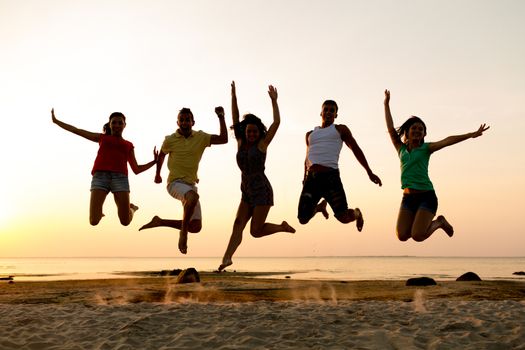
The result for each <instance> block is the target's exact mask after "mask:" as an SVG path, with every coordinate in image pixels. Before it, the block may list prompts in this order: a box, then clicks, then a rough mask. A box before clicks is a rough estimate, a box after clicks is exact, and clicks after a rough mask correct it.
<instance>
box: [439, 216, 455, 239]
mask: <svg viewBox="0 0 525 350" xmlns="http://www.w3.org/2000/svg"><path fill="white" fill-rule="evenodd" d="M437 219H438V220H439V221H440V222H441V228H442V229H443V231H445V232H446V233H447V235H448V236H449V237H452V236H453V235H454V227H452V225H451V224H449V222H448V221H447V219H445V217H444V216H443V215H439V216H438V217H437Z"/></svg>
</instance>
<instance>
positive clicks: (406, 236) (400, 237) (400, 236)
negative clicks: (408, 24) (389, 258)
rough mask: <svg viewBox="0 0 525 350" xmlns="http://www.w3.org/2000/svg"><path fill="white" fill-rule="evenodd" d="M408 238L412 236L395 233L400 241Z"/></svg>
mask: <svg viewBox="0 0 525 350" xmlns="http://www.w3.org/2000/svg"><path fill="white" fill-rule="evenodd" d="M410 238H412V236H411V235H404V234H400V233H399V232H398V233H397V239H399V240H400V241H401V242H406V241H408V240H409V239H410Z"/></svg>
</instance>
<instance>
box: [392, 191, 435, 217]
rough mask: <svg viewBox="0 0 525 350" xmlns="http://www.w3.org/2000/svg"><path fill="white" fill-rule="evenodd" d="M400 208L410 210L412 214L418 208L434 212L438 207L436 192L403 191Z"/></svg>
mask: <svg viewBox="0 0 525 350" xmlns="http://www.w3.org/2000/svg"><path fill="white" fill-rule="evenodd" d="M401 208H402V209H406V210H410V211H411V212H412V213H414V214H415V213H416V212H417V211H418V210H420V209H423V210H427V211H429V212H431V213H433V214H436V212H437V208H438V199H437V196H436V192H434V191H426V192H421V193H403V199H402V200H401Z"/></svg>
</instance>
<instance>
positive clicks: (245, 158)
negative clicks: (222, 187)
mask: <svg viewBox="0 0 525 350" xmlns="http://www.w3.org/2000/svg"><path fill="white" fill-rule="evenodd" d="M265 162H266V153H263V152H261V151H260V150H259V148H258V147H257V144H253V145H252V146H250V147H249V148H246V147H242V146H241V147H240V148H239V150H238V151H237V165H238V166H239V169H241V173H242V180H241V192H242V200H243V201H244V202H246V203H247V204H248V205H250V206H251V207H255V206H257V205H273V190H272V185H271V184H270V181H268V178H267V177H266V175H265V174H264V163H265Z"/></svg>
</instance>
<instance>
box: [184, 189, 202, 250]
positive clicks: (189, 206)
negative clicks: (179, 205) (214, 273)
mask: <svg viewBox="0 0 525 350" xmlns="http://www.w3.org/2000/svg"><path fill="white" fill-rule="evenodd" d="M198 202H199V194H198V193H197V192H195V191H193V190H192V191H188V192H186V194H185V195H184V201H183V206H184V213H183V217H182V227H181V229H180V232H179V250H180V252H181V253H182V254H186V253H187V252H188V231H189V223H190V219H191V217H192V215H193V211H194V210H195V207H196V206H197V203H198Z"/></svg>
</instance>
